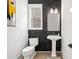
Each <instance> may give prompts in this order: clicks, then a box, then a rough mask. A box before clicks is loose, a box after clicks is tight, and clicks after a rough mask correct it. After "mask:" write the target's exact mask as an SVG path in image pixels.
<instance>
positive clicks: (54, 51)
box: [51, 39, 56, 57]
mask: <svg viewBox="0 0 79 59" xmlns="http://www.w3.org/2000/svg"><path fill="white" fill-rule="evenodd" d="M51 56H52V57H56V40H55V39H52V54H51Z"/></svg>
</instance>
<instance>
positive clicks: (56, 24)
mask: <svg viewBox="0 0 79 59" xmlns="http://www.w3.org/2000/svg"><path fill="white" fill-rule="evenodd" d="M47 30H48V31H60V14H59V13H58V10H57V9H55V10H53V9H50V11H49V12H48V14H47Z"/></svg>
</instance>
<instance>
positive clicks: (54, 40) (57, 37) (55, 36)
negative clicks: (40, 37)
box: [47, 35, 61, 57]
mask: <svg viewBox="0 0 79 59" xmlns="http://www.w3.org/2000/svg"><path fill="white" fill-rule="evenodd" d="M47 39H49V40H52V54H51V56H52V57H56V40H58V39H61V36H59V35H48V36H47Z"/></svg>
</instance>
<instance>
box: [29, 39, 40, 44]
mask: <svg viewBox="0 0 79 59" xmlns="http://www.w3.org/2000/svg"><path fill="white" fill-rule="evenodd" d="M38 41H39V38H29V45H30V46H36V45H38Z"/></svg>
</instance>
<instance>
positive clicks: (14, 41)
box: [7, 0, 28, 59]
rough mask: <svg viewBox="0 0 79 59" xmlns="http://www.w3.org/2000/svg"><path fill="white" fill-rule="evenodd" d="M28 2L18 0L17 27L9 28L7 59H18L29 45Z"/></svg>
mask: <svg viewBox="0 0 79 59" xmlns="http://www.w3.org/2000/svg"><path fill="white" fill-rule="evenodd" d="M26 3H27V0H26V1H25V0H16V27H8V28H7V55H8V56H7V59H17V58H18V57H19V56H20V55H21V54H22V53H21V51H22V49H23V48H24V47H25V46H27V45H28V42H27V41H28V39H27V38H28V33H27V13H26V12H27V6H26V5H25V4H26Z"/></svg>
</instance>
